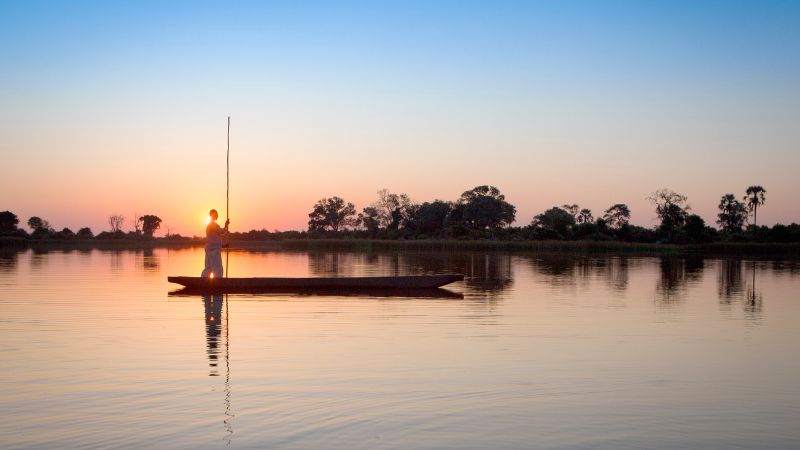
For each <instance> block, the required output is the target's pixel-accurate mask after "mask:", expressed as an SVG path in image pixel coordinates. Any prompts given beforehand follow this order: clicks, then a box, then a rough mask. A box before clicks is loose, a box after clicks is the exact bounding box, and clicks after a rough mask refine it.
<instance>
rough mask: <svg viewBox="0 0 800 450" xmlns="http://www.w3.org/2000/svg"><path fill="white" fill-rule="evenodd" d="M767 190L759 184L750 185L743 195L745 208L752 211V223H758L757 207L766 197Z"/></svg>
mask: <svg viewBox="0 0 800 450" xmlns="http://www.w3.org/2000/svg"><path fill="white" fill-rule="evenodd" d="M766 194H767V190H766V189H764V188H763V187H761V186H750V187H749V188H747V193H746V194H745V196H744V201H745V202H746V203H747V209H748V210H750V211H752V212H753V225H758V207H759V206H761V205H763V204H764V202H765V201H766V200H767V199H766Z"/></svg>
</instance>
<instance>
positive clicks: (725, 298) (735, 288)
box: [717, 259, 744, 304]
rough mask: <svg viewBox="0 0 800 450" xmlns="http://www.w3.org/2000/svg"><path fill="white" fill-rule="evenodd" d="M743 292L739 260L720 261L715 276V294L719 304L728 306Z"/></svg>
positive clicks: (740, 261) (740, 262)
mask: <svg viewBox="0 0 800 450" xmlns="http://www.w3.org/2000/svg"><path fill="white" fill-rule="evenodd" d="M742 292H744V280H743V278H742V260H741V259H723V260H722V261H720V267H719V273H718V275H717V294H718V295H719V301H720V302H721V303H726V304H730V303H731V301H733V300H734V299H736V298H738V297H739V295H741V293H742Z"/></svg>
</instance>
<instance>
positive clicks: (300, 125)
mask: <svg viewBox="0 0 800 450" xmlns="http://www.w3.org/2000/svg"><path fill="white" fill-rule="evenodd" d="M110 3H112V2H96V3H87V2H53V3H46V2H10V1H3V2H0V105H2V108H0V155H1V156H2V165H0V210H5V209H8V210H11V211H12V212H15V213H16V214H17V215H19V216H20V219H21V221H23V222H24V221H26V220H27V218H28V217H30V216H31V215H40V216H42V217H43V218H45V219H47V220H49V221H50V222H51V224H52V225H53V226H54V227H56V228H58V229H60V228H62V227H64V226H67V227H70V228H72V229H73V230H75V229H77V228H79V227H80V226H85V225H88V226H90V227H92V229H93V230H94V231H95V232H98V231H101V230H103V229H107V228H108V225H107V224H106V217H107V216H108V215H109V214H111V213H114V212H118V213H122V214H125V215H127V216H132V215H133V213H134V212H138V213H140V214H142V213H153V214H157V215H158V216H160V217H162V218H163V219H164V225H165V226H166V225H169V226H170V227H171V228H172V230H173V232H180V233H183V234H189V235H192V234H198V235H199V234H202V233H203V226H204V222H203V219H204V217H205V215H206V212H207V210H208V209H209V208H211V207H216V208H218V209H220V210H221V212H222V215H223V216H224V212H223V211H222V210H224V208H225V120H226V116H227V115H230V116H231V117H232V139H231V147H232V150H231V151H232V153H231V175H232V181H231V195H232V200H231V217H232V221H233V225H232V228H233V229H235V230H240V231H245V230H249V229H253V228H256V229H261V228H267V229H270V230H274V229H282V230H285V229H305V228H306V222H307V220H308V217H307V214H308V212H309V211H310V209H311V207H312V205H313V203H314V202H315V201H316V200H318V199H319V198H321V197H327V196H332V195H339V196H341V197H343V198H345V199H346V200H348V201H351V202H353V203H355V204H356V207H357V208H358V209H359V210H360V209H361V208H362V207H364V206H367V204H369V203H370V202H372V201H373V200H374V198H375V192H376V191H377V190H378V189H381V188H388V189H389V190H391V191H394V192H406V193H408V194H409V195H410V196H411V197H412V198H413V199H415V200H417V201H420V202H421V201H426V200H433V199H435V198H439V199H444V200H454V199H456V198H457V197H458V196H459V195H460V194H461V192H462V191H464V190H466V189H469V188H471V187H473V186H476V185H481V184H492V185H496V186H498V187H499V188H500V189H501V190H502V191H503V192H504V193H505V194H506V197H507V199H508V200H509V201H510V202H511V203H512V204H514V205H516V206H517V211H518V214H517V224H527V223H528V222H530V220H531V218H532V217H533V216H534V215H535V214H537V213H539V212H541V211H543V210H545V209H547V208H549V207H551V206H553V205H561V204H563V203H577V204H579V205H581V206H582V207H588V208H591V209H592V210H593V211H594V212H595V215H600V214H601V213H602V210H604V209H605V208H607V207H608V206H609V205H611V204H614V203H627V204H628V205H630V207H631V209H632V211H633V222H635V223H637V224H640V225H645V226H651V225H652V224H654V223H655V221H654V215H655V214H654V212H653V208H652V207H651V206H650V205H649V204H648V203H647V201H646V200H645V197H647V195H648V194H649V193H650V192H652V191H654V190H655V189H658V188H662V187H668V188H671V189H674V190H676V191H678V192H681V193H683V194H686V195H688V196H689V202H690V204H691V205H692V207H693V210H694V211H695V212H696V213H698V214H700V215H701V216H702V217H703V218H704V219H705V220H706V221H707V222H709V223H713V222H714V220H715V219H716V213H717V204H718V202H719V198H720V196H721V195H722V194H725V193H727V192H731V193H734V194H736V195H737V196H739V197H740V196H741V195H743V194H744V190H745V189H746V187H747V186H749V185H751V184H761V185H763V186H764V187H765V188H766V189H767V191H768V195H767V204H766V206H765V207H764V208H763V209H762V210H760V211H759V222H760V223H765V224H773V223H776V222H783V223H788V222H792V221H795V222H800V206H798V205H799V202H798V201H797V193H798V192H800V180H798V175H797V173H796V172H797V170H798V167H800V164H799V163H800V145H799V144H800V2H796V1H795V2H790V1H780V2H767V1H754V2H741V1H730V0H726V1H713V2H696V1H687V2H676V1H670V2H651V1H634V2H597V1H588V2H577V1H570V2H561V1H552V2H488V1H487V2H463V1H457V2H443V1H435V2H394V3H389V2H364V3H356V2H345V3H339V2H319V3H316V2H303V3H302V4H301V3H300V2H285V3H282V2H281V3H276V2H263V4H262V2H253V3H245V2H208V3H203V2H186V3H177V2H169V3H168V4H166V3H167V2H125V3H122V2H115V3H116V4H114V5H112V4H110ZM230 3H233V4H230Z"/></svg>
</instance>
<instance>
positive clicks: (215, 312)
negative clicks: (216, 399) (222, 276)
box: [203, 294, 235, 445]
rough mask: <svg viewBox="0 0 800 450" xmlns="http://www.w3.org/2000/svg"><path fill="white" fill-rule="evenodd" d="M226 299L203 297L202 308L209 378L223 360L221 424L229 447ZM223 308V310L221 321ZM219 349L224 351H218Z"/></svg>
mask: <svg viewBox="0 0 800 450" xmlns="http://www.w3.org/2000/svg"><path fill="white" fill-rule="evenodd" d="M227 300H228V299H227V298H224V297H223V296H222V294H213V295H204V296H203V307H204V309H205V327H206V352H207V354H208V366H209V374H208V375H209V376H211V377H218V376H220V373H219V370H220V358H221V357H222V358H223V362H224V365H225V382H224V392H225V397H224V400H223V403H224V405H225V411H224V415H225V418H224V419H223V421H222V423H223V426H224V428H225V434H226V436H225V442H226V445H230V443H231V440H232V438H233V418H234V417H235V415H234V414H233V412H232V410H231V363H230V322H229V317H230V315H229V311H228V307H229V306H228V303H229V302H228V301H227ZM223 307H224V309H225V313H224V320H223ZM223 322H224V325H223ZM220 347H222V348H223V349H224V351H220Z"/></svg>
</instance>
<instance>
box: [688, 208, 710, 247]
mask: <svg viewBox="0 0 800 450" xmlns="http://www.w3.org/2000/svg"><path fill="white" fill-rule="evenodd" d="M684 230H685V231H686V235H687V236H688V237H689V238H690V239H692V240H693V241H695V242H705V241H706V240H707V239H706V221H705V220H703V218H702V217H700V216H698V215H697V214H690V215H689V216H687V217H686V224H685V225H684Z"/></svg>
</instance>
